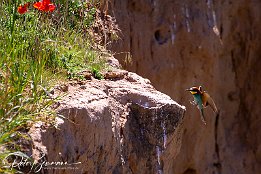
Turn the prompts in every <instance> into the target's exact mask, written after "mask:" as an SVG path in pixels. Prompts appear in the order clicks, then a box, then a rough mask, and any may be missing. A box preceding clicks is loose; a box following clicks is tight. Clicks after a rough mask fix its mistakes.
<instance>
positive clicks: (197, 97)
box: [186, 86, 218, 125]
mask: <svg viewBox="0 0 261 174" xmlns="http://www.w3.org/2000/svg"><path fill="white" fill-rule="evenodd" d="M186 91H189V92H190V93H191V94H192V95H193V97H194V101H193V102H191V103H192V104H193V105H196V106H197V108H198V109H199V111H200V115H201V120H202V122H203V123H204V124H205V125H206V120H205V116H204V112H203V108H205V107H207V106H208V105H209V106H210V107H211V108H212V110H213V111H214V112H215V113H216V114H218V110H217V107H216V105H215V103H214V101H213V100H212V98H211V97H210V95H209V94H208V93H207V92H206V91H202V87H201V86H199V87H191V88H189V89H186Z"/></svg>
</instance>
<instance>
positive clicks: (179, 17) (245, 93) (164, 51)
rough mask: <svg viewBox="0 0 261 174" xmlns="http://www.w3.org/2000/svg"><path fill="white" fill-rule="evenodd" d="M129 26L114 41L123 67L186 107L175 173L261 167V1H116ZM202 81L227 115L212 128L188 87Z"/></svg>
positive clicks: (226, 173) (123, 24)
mask: <svg viewBox="0 0 261 174" xmlns="http://www.w3.org/2000/svg"><path fill="white" fill-rule="evenodd" d="M110 7H111V12H112V14H113V15H114V16H115V18H116V20H117V22H118V24H119V27H120V29H121V31H122V35H121V37H122V39H121V40H118V41H117V42H115V43H114V44H113V48H112V49H113V50H114V51H116V52H125V51H127V52H128V51H129V52H130V53H131V55H132V63H127V64H126V63H125V61H124V58H125V55H123V54H122V55H116V57H117V58H118V59H119V60H120V61H121V62H122V64H123V65H124V66H125V67H126V68H127V69H128V70H131V71H134V72H137V73H138V74H139V75H142V76H144V77H146V78H148V79H150V80H151V82H152V84H153V85H154V86H155V87H156V88H157V89H158V90H160V91H162V92H164V93H166V94H168V95H170V96H171V97H172V98H175V99H177V101H178V102H179V103H182V104H184V105H186V106H187V113H186V117H185V123H184V124H185V132H184V138H183V141H182V147H181V153H180V154H179V155H178V156H177V158H176V159H175V160H172V163H173V168H172V170H169V171H166V172H167V173H168V172H170V173H175V174H182V173H184V174H189V173H191V174H196V173H197V174H201V173H219V174H220V173H222V174H233V173H236V174H246V173H251V174H258V173H260V171H261V129H260V128H259V127H260V124H261V117H260V112H261V107H260V103H261V95H260V91H261V60H260V56H261V44H260V40H261V37H260V31H261V21H260V19H261V11H260V9H261V2H260V1H257V0H250V1H248V0H240V1H237V0H231V1H214V0H207V1H194V0H186V1H181V0H180V1H179V0H177V1H173V0H164V1H162V0H128V1H122V0H111V3H110ZM194 85H202V86H203V88H204V89H205V90H207V91H208V92H209V93H210V95H211V96H212V97H213V99H214V100H215V102H216V104H217V107H218V108H219V110H220V116H219V117H215V116H214V114H213V113H212V111H211V109H209V108H207V109H206V117H207V125H206V126H204V125H203V124H202V123H201V121H200V116H199V113H198V110H197V109H196V108H195V107H194V106H192V105H191V104H190V103H189V100H192V98H191V96H190V94H188V93H186V92H185V91H184V90H185V89H186V88H188V87H191V86H194Z"/></svg>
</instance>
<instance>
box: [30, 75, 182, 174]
mask: <svg viewBox="0 0 261 174" xmlns="http://www.w3.org/2000/svg"><path fill="white" fill-rule="evenodd" d="M113 74H116V76H117V78H114V75H113ZM105 77H107V78H106V79H105V80H97V79H92V80H86V81H83V82H81V83H79V82H71V83H70V84H68V85H66V86H65V87H63V88H59V89H58V88H57V89H55V90H54V94H55V95H57V94H59V95H61V94H62V95H61V96H63V97H62V98H61V100H60V101H59V104H58V105H57V108H56V110H57V113H58V114H59V115H60V116H61V117H59V118H57V119H56V125H57V126H56V128H54V127H53V128H43V126H41V124H40V123H39V124H37V125H35V126H34V127H33V128H31V130H30V132H29V134H30V136H31V137H32V140H33V148H32V156H33V158H34V159H36V160H39V161H42V163H45V164H46V165H45V166H43V168H42V169H41V170H42V171H43V172H44V173H63V174H65V173H68V174H69V173H70V174H71V173H76V174H77V173H88V174H89V173H115V174H116V173H137V174H141V173H157V172H159V173H163V172H165V173H169V172H170V170H171V168H172V166H171V165H172V163H171V161H172V160H173V159H174V158H175V157H176V155H177V154H178V152H179V149H180V146H181V135H182V130H183V128H182V127H183V126H182V125H183V124H182V123H183V118H184V113H185V107H184V106H181V105H179V104H178V103H176V102H175V101H173V100H172V99H171V98H170V97H169V96H167V95H165V94H163V93H161V92H159V91H157V90H156V89H155V88H154V87H153V86H152V85H151V84H150V81H149V80H147V79H144V78H142V77H140V76H138V75H137V74H135V73H131V72H127V71H122V70H120V71H117V72H116V73H109V74H107V75H106V76H105ZM47 162H48V163H49V164H48V163H47ZM51 162H53V163H52V164H50V163H51ZM55 162H56V163H55ZM57 162H60V163H58V164H57ZM61 162H63V163H61Z"/></svg>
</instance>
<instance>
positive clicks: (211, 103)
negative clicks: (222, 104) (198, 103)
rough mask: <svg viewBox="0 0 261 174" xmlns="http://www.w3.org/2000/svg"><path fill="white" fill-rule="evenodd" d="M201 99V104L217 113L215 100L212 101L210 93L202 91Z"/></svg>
mask: <svg viewBox="0 0 261 174" xmlns="http://www.w3.org/2000/svg"><path fill="white" fill-rule="evenodd" d="M202 100H203V106H205V107H206V106H208V105H209V106H210V107H211V109H212V110H213V111H214V112H215V113H216V114H218V109H217V107H216V105H215V102H214V101H213V99H212V98H211V97H210V95H209V94H208V93H206V92H203V94H202Z"/></svg>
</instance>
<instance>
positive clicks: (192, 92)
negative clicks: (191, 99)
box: [189, 91, 197, 95]
mask: <svg viewBox="0 0 261 174" xmlns="http://www.w3.org/2000/svg"><path fill="white" fill-rule="evenodd" d="M189 92H190V93H191V94H192V95H194V94H196V93H197V92H195V91H189Z"/></svg>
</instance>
